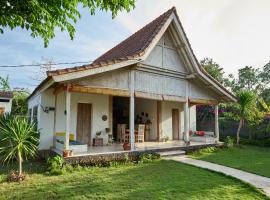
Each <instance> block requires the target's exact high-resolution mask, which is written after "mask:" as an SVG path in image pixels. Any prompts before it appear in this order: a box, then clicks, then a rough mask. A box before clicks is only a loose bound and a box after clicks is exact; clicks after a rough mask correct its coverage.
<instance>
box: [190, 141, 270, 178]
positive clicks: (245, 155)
mask: <svg viewBox="0 0 270 200" xmlns="http://www.w3.org/2000/svg"><path fill="white" fill-rule="evenodd" d="M190 156H191V157H192V158H195V159H200V160H204V161H208V162H212V163H217V164H221V165H225V166H229V167H233V168H236V169H241V170H244V171H247V172H251V173H255V174H258V175H261V176H266V177H270V170H269V169H270V168H269V167H270V148H263V147H256V146H240V147H238V148H237V147H234V148H231V149H220V150H217V151H214V152H211V151H209V152H207V150H206V151H202V152H201V153H194V154H191V155H190Z"/></svg>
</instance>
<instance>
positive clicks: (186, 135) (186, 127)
mask: <svg viewBox="0 0 270 200" xmlns="http://www.w3.org/2000/svg"><path fill="white" fill-rule="evenodd" d="M189 129H190V128H189V103H188V100H186V102H185V103H184V131H185V133H184V140H185V141H189Z"/></svg>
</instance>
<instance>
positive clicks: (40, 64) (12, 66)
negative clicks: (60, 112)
mask: <svg viewBox="0 0 270 200" xmlns="http://www.w3.org/2000/svg"><path fill="white" fill-rule="evenodd" d="M91 62H93V61H91V60H90V61H86V62H61V63H39V64H31V65H30V64H29V65H0V67H1V68H19V67H39V66H44V65H72V64H85V63H89V64H90V63H91Z"/></svg>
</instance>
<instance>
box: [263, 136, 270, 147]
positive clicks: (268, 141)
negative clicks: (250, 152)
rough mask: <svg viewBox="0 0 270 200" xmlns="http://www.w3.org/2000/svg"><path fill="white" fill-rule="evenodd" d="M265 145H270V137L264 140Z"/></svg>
mask: <svg viewBox="0 0 270 200" xmlns="http://www.w3.org/2000/svg"><path fill="white" fill-rule="evenodd" d="M264 146H265V147H270V138H268V139H267V140H265V141H264Z"/></svg>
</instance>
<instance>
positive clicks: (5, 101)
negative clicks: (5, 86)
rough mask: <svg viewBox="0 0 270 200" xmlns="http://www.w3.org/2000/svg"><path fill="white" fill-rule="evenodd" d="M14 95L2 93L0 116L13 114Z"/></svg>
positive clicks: (8, 92)
mask: <svg viewBox="0 0 270 200" xmlns="http://www.w3.org/2000/svg"><path fill="white" fill-rule="evenodd" d="M12 98H13V93H12V92H11V91H0V115H2V114H4V113H9V112H11V106H12Z"/></svg>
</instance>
